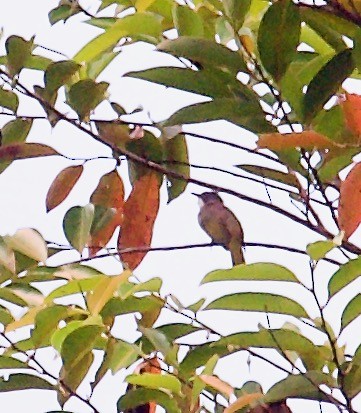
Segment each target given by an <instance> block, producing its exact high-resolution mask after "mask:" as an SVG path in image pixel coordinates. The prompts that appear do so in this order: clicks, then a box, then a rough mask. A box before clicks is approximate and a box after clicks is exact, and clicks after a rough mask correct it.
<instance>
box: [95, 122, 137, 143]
mask: <svg viewBox="0 0 361 413" xmlns="http://www.w3.org/2000/svg"><path fill="white" fill-rule="evenodd" d="M95 125H96V127H97V129H98V132H99V136H100V137H101V139H102V140H103V141H104V142H106V143H109V144H110V145H115V146H118V147H119V148H124V145H125V144H126V143H127V142H129V141H130V135H129V127H128V126H127V125H123V124H120V123H115V122H95Z"/></svg>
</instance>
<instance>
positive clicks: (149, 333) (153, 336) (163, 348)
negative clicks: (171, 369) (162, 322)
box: [139, 326, 172, 358]
mask: <svg viewBox="0 0 361 413" xmlns="http://www.w3.org/2000/svg"><path fill="white" fill-rule="evenodd" d="M139 331H140V332H141V333H142V334H143V335H144V336H145V337H146V338H147V339H148V340H149V341H150V342H151V343H152V345H153V347H154V349H156V350H157V351H160V352H161V353H162V354H163V356H164V357H165V358H167V356H168V355H169V354H170V352H171V350H172V346H171V344H170V342H169V341H168V338H167V337H166V336H165V334H163V333H162V332H161V331H159V330H156V329H154V328H144V327H142V326H139Z"/></svg>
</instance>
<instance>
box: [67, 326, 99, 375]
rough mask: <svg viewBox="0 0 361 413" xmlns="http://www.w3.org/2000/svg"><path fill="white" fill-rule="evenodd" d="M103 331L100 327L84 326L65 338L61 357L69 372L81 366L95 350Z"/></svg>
mask: <svg viewBox="0 0 361 413" xmlns="http://www.w3.org/2000/svg"><path fill="white" fill-rule="evenodd" d="M103 331H104V327H102V326H99V325H85V326H84V325H83V326H82V327H79V328H77V329H76V330H74V331H73V332H71V333H70V334H68V335H67V336H66V337H65V339H64V341H63V344H62V346H61V356H62V359H63V362H64V366H65V367H66V369H67V370H71V369H72V368H73V367H74V366H75V365H77V364H79V363H80V362H81V360H82V359H83V358H84V357H86V356H87V354H88V353H90V352H91V351H92V350H93V348H94V344H95V342H96V340H97V339H98V337H99V336H100V334H101V333H102V332H103Z"/></svg>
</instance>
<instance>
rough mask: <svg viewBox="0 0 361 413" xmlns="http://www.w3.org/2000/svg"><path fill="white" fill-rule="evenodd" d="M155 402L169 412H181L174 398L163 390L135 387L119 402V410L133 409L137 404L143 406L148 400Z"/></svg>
mask: <svg viewBox="0 0 361 413" xmlns="http://www.w3.org/2000/svg"><path fill="white" fill-rule="evenodd" d="M151 401H153V402H155V403H156V404H158V405H159V406H162V407H163V408H164V409H165V411H166V412H167V413H181V410H180V408H179V407H178V405H177V402H176V400H175V399H174V398H171V396H169V395H168V394H166V393H164V392H162V391H161V390H153V389H142V388H139V389H135V390H129V391H127V392H126V393H125V394H124V395H123V396H122V397H121V398H120V399H119V400H118V403H117V409H118V411H125V410H127V409H133V408H136V407H137V406H142V405H144V404H146V403H148V402H151Z"/></svg>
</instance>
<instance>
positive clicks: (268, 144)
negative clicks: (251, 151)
mask: <svg viewBox="0 0 361 413" xmlns="http://www.w3.org/2000/svg"><path fill="white" fill-rule="evenodd" d="M333 146H335V145H334V143H333V142H332V141H330V140H329V139H328V138H327V137H326V136H324V135H321V134H320V133H317V132H314V131H304V132H300V133H286V134H283V133H265V134H263V135H261V136H260V137H259V139H258V147H259V148H267V149H270V150H282V149H290V148H305V149H315V148H318V149H327V148H331V147H333Z"/></svg>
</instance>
